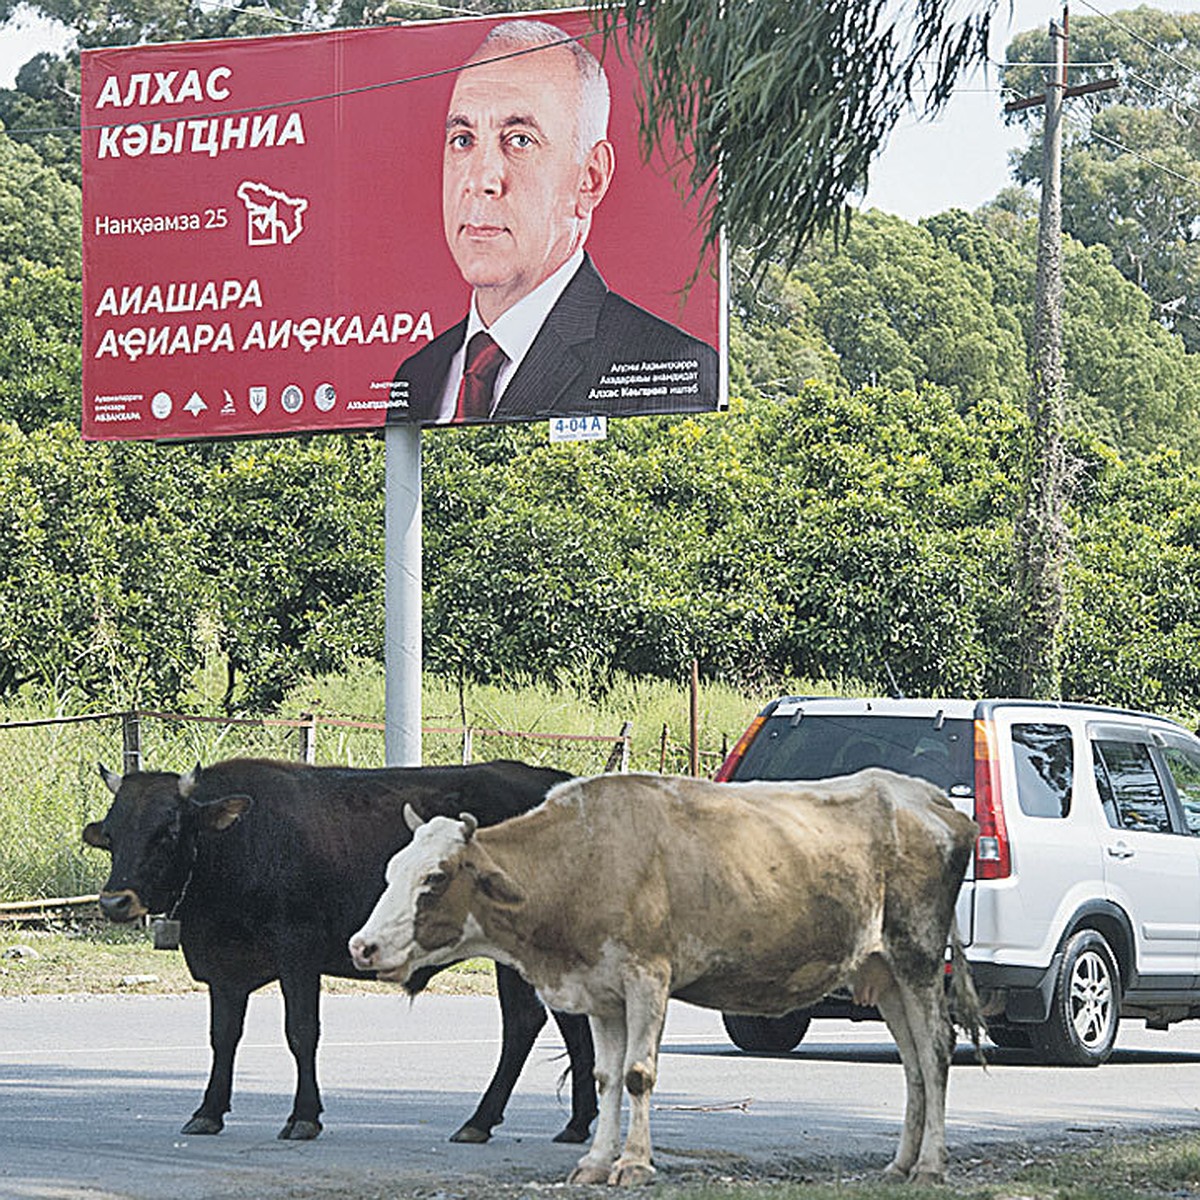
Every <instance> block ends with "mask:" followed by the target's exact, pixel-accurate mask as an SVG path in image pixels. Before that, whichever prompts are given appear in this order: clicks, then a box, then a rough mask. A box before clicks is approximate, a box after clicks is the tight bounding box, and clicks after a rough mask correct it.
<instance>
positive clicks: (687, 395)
mask: <svg viewBox="0 0 1200 1200" xmlns="http://www.w3.org/2000/svg"><path fill="white" fill-rule="evenodd" d="M466 331H467V322H466V319H465V318H464V319H463V320H462V321H460V322H459V323H458V324H457V325H455V326H453V327H452V328H451V329H447V330H446V331H445V332H444V333H442V334H440V335H439V336H438V337H436V338H434V340H433V341H432V342H430V343H429V344H428V345H427V346H424V347H423V348H422V349H420V350H418V351H417V353H416V354H414V355H413V356H412V357H411V358H408V359H406V360H405V361H404V362H403V363H402V364H401V366H400V369H399V370H398V371H397V372H396V379H395V382H394V383H393V385H392V397H393V399H394V400H399V401H400V402H401V404H402V403H403V401H404V400H405V399H407V401H408V404H407V407H402V406H397V405H393V406H392V407H391V408H389V410H388V420H389V421H422V422H429V421H432V420H434V419H435V415H436V411H437V407H438V402H439V400H440V398H441V395H442V391H443V390H444V388H445V386H446V376H447V374H448V372H449V370H450V360H451V359H452V358H453V357H454V355H455V353H456V352H457V351H458V349H459V347H460V346H461V345H462V341H463V337H464V336H465V335H466ZM717 398H718V366H717V353H716V351H715V350H714V349H713V348H712V347H711V346H709V345H706V344H705V343H704V342H701V341H699V340H698V339H697V338H694V337H692V336H691V335H689V334H687V333H684V332H683V330H681V329H677V328H676V327H675V326H674V325H671V324H668V323H667V322H666V321H663V320H660V319H659V318H658V317H656V316H654V315H653V314H651V313H648V312H646V311H645V309H642V308H638V306H637V305H636V304H631V303H630V302H629V301H628V300H625V299H624V298H622V297H621V296H618V295H617V294H616V293H615V292H610V291H609V290H608V285H607V284H606V283H605V282H604V280H603V279H602V278H601V276H600V272H599V271H597V270H596V268H595V267H594V266H593V265H592V260H591V258H589V257H588V256H587V255H584V260H583V264H582V266H580V268H579V270H578V271H577V272H576V273H575V275H574V277H573V278H572V279H571V281H570V283H568V284H567V286H566V288H565V289H564V290H563V294H562V295H561V296H560V297H559V299H558V303H557V304H555V305H554V307H553V308H552V309H551V310H550V312H549V314H548V315H547V317H546V320H545V322H544V323H543V325H542V328H541V329H540V330H539V331H538V334H537V337H535V338H534V340H533V344H532V345H531V346H530V347H529V352H528V354H526V355H525V357H524V359H522V361H521V365H520V366H519V367H518V368H517V371H516V373H515V374H514V375H513V377H512V378H511V379H510V380H509V381H508V386H507V387H506V388H505V390H504V395H503V396H502V397H501V399H500V404H499V406H498V408H497V409H496V411H495V413H494V414H493V415H492V418H491V419H492V420H494V421H505V420H507V421H529V420H537V419H544V418H548V417H556V416H582V415H591V414H600V415H609V416H629V415H632V414H635V413H637V414H644V413H661V412H679V411H706V410H709V409H713V408H715V407H716V405H717Z"/></svg>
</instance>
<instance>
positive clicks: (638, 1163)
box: [608, 973, 668, 1187]
mask: <svg viewBox="0 0 1200 1200" xmlns="http://www.w3.org/2000/svg"><path fill="white" fill-rule="evenodd" d="M667 993H668V988H667V982H666V978H665V977H664V978H662V979H660V978H658V977H657V976H655V975H652V974H649V973H647V974H644V975H640V976H637V977H635V978H634V979H631V980H629V981H628V982H627V983H626V985H625V1025H626V1028H627V1029H628V1036H627V1039H626V1043H625V1061H624V1064H623V1066H624V1081H625V1090H626V1091H627V1092H628V1093H629V1132H628V1134H627V1135H626V1137H625V1149H624V1150H623V1151H622V1152H621V1157H620V1158H618V1159H617V1161H616V1162H615V1163H614V1164H613V1169H612V1171H611V1172H609V1176H608V1182H609V1183H610V1184H616V1185H618V1186H620V1187H636V1186H637V1185H638V1184H643V1183H651V1182H653V1180H654V1174H655V1171H654V1166H653V1164H652V1163H651V1161H650V1159H651V1154H650V1093H651V1092H652V1091H653V1090H654V1084H655V1082H656V1081H657V1079H658V1048H659V1044H660V1043H661V1042H662V1032H663V1023H664V1021H665V1020H666V1017H667Z"/></svg>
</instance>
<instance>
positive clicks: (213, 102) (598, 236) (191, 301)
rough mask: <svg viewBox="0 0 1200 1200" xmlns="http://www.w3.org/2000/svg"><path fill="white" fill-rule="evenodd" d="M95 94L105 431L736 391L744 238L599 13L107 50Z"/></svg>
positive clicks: (324, 423) (95, 386) (89, 106)
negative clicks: (681, 151) (700, 196)
mask: <svg viewBox="0 0 1200 1200" xmlns="http://www.w3.org/2000/svg"><path fill="white" fill-rule="evenodd" d="M618 49H619V50H620V52H619V53H618ZM589 51H590V52H589ZM83 112H84V127H85V129H84V139H83V147H84V148H83V174H84V191H83V203H84V338H83V345H84V370H83V388H84V397H83V433H84V436H85V437H87V438H94V439H133V438H161V439H177V438H210V437H223V436H247V435H253V434H279V433H295V432H301V431H314V430H344V429H354V428H374V427H378V426H380V425H382V424H384V423H385V422H388V421H408V422H419V423H421V424H437V423H458V422H476V421H480V422H482V421H503V420H533V419H542V418H548V417H553V416H564V415H565V416H589V415H601V416H606V415H628V414H637V413H652V412H682V411H703V410H708V409H712V408H715V407H718V406H719V404H720V403H721V394H722V391H723V382H722V380H723V355H718V353H717V352H718V351H719V350H720V349H721V347H722V338H723V312H724V302H723V295H722V286H721V280H720V272H719V270H718V269H717V264H716V262H715V261H714V259H715V256H714V255H711V254H710V255H708V256H707V257H706V258H704V259H702V258H701V241H702V235H701V231H700V229H699V225H698V214H697V212H696V211H695V208H694V206H691V205H688V204H685V203H684V202H683V200H682V199H681V198H680V194H679V192H678V190H677V188H676V186H675V181H674V179H673V178H672V175H671V171H670V169H669V167H668V166H667V165H665V163H664V161H663V160H662V159H660V158H659V157H657V156H656V157H655V158H652V160H651V161H650V163H649V164H647V163H646V162H644V161H643V159H642V157H641V153H640V150H639V144H638V118H637V66H636V62H635V61H634V58H633V56H632V55H631V54H630V53H629V52H628V49H627V48H625V47H615V46H612V45H610V46H608V47H605V46H604V45H603V42H602V39H601V38H600V37H599V36H598V35H595V34H594V33H593V32H592V29H591V25H590V23H589V18H588V16H587V14H586V13H584V12H582V11H569V12H568V11H561V10H559V11H555V12H551V13H545V14H539V15H537V16H533V17H529V16H526V15H523V16H522V18H521V19H519V20H515V21H514V20H499V19H497V18H475V19H471V20H465V21H438V22H430V23H422V24H416V25H404V26H397V27H380V28H373V29H354V30H339V31H335V32H330V33H321V34H299V35H290V36H283V37H269V38H247V39H230V40H223V41H210V42H188V43H181V44H173V45H155V46H137V47H133V48H128V49H96V50H87V51H85V52H84V54H83Z"/></svg>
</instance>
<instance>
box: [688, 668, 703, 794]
mask: <svg viewBox="0 0 1200 1200" xmlns="http://www.w3.org/2000/svg"><path fill="white" fill-rule="evenodd" d="M689 691H690V693H691V695H690V700H691V704H690V712H689V714H688V716H689V720H688V726H689V728H690V732H691V741H690V743H689V748H690V753H689V755H688V773H689V774H690V775H692V776H693V777H695V776H698V775H699V774H700V661H699V659H695V658H693V659H692V678H691V687H690V688H689Z"/></svg>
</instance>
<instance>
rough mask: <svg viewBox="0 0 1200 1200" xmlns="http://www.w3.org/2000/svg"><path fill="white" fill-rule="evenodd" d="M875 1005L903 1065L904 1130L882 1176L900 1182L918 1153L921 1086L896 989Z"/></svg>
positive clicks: (922, 1110)
mask: <svg viewBox="0 0 1200 1200" xmlns="http://www.w3.org/2000/svg"><path fill="white" fill-rule="evenodd" d="M876 1005H877V1007H878V1008H879V1012H880V1015H881V1016H882V1017H883V1019H884V1021H885V1022H886V1023H887V1027H888V1030H889V1032H890V1033H891V1035H892V1038H893V1039H894V1041H895V1043H896V1049H897V1050H899V1052H900V1061H901V1063H902V1064H903V1065H904V1088H905V1097H904V1127H903V1129H902V1131H901V1133H900V1145H899V1148H898V1149H897V1150H896V1154H895V1157H894V1158H893V1159H892V1161H891V1162H890V1163H889V1164H888V1165H887V1167H886V1168H885V1169H884V1172H883V1173H884V1175H885V1176H886V1177H887V1178H889V1179H901V1180H903V1179H907V1178H908V1175H909V1172H910V1171H911V1170H912V1167H913V1164H914V1163H915V1162H916V1161H917V1155H918V1154H919V1153H920V1149H921V1136H922V1131H923V1129H924V1126H925V1085H924V1081H923V1080H922V1078H921V1063H920V1058H919V1056H918V1054H917V1047H916V1043H915V1041H914V1038H913V1031H912V1029H911V1028H910V1026H909V1023H908V1013H907V1011H906V1009H905V1006H904V1000H903V998H902V997H901V995H900V989H899V988H898V987H896V986H895V984H893V985H892V986H891V987H889V988H888V989H887V990H886V991H884V992H883V993H881V994H880V995H879V996H878V997H877V998H876Z"/></svg>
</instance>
